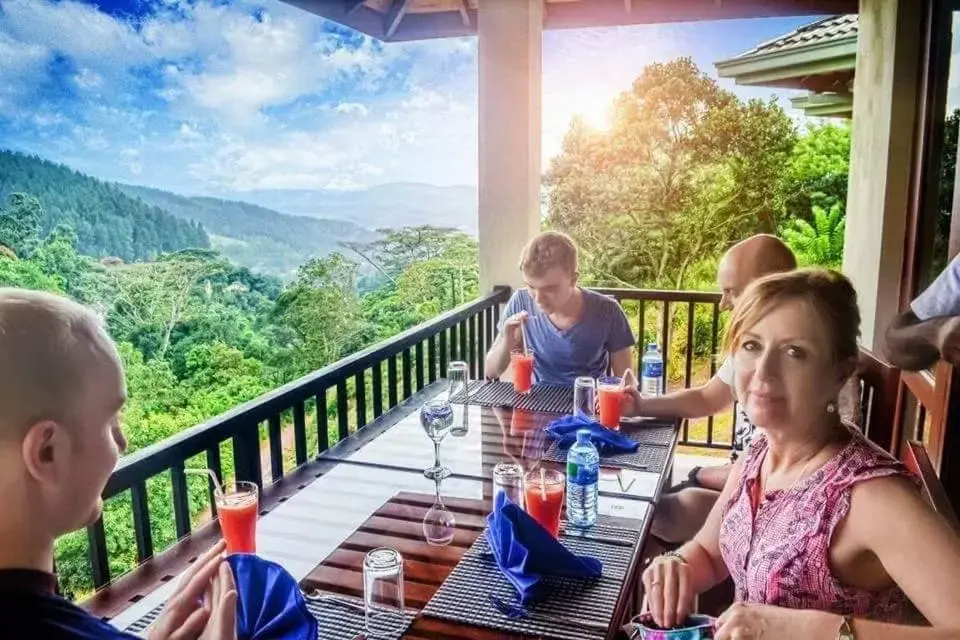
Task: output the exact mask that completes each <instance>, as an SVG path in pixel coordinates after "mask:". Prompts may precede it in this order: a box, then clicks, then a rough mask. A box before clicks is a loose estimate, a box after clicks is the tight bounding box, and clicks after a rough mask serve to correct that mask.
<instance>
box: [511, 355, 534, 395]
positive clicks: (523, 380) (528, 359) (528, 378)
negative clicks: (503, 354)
mask: <svg viewBox="0 0 960 640" xmlns="http://www.w3.org/2000/svg"><path fill="white" fill-rule="evenodd" d="M510 364H511V365H513V390H514V391H516V392H517V393H530V389H531V388H533V351H526V352H523V351H512V352H510Z"/></svg>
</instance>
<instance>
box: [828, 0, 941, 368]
mask: <svg viewBox="0 0 960 640" xmlns="http://www.w3.org/2000/svg"><path fill="white" fill-rule="evenodd" d="M921 4H923V3H921V2H916V1H915V0H860V24H859V34H858V36H857V67H856V77H855V80H854V85H853V96H854V98H853V145H852V148H851V154H850V182H849V192H848V193H849V195H848V197H847V222H846V235H845V238H844V255H843V270H844V271H845V272H846V274H847V275H848V276H849V277H850V278H851V280H853V283H854V285H856V287H857V293H858V295H859V300H860V313H861V314H862V317H863V324H862V332H863V336H862V343H863V345H864V346H865V347H867V348H869V349H871V350H873V351H875V352H876V351H878V350H879V349H880V347H881V345H882V343H883V336H884V333H885V331H886V328H887V326H888V325H889V323H890V321H891V320H892V319H893V318H894V316H896V314H897V313H898V312H899V305H900V286H899V284H900V278H901V273H902V269H903V259H904V236H905V233H906V227H907V203H908V201H909V196H910V172H911V158H912V151H913V140H914V127H915V125H916V116H917V111H916V99H917V96H918V95H919V93H920V76H919V73H918V60H919V56H920V34H921V29H920V24H921V6H920V5H921Z"/></svg>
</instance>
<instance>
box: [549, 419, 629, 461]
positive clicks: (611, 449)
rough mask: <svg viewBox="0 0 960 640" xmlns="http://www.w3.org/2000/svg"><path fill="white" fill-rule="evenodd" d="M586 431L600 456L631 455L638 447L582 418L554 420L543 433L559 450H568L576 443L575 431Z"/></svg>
mask: <svg viewBox="0 0 960 640" xmlns="http://www.w3.org/2000/svg"><path fill="white" fill-rule="evenodd" d="M581 429H586V430H587V431H589V432H590V442H592V443H593V446H595V447H596V448H597V451H598V452H600V455H604V454H607V455H610V454H613V453H633V452H634V451H636V450H637V447H638V446H640V445H638V444H637V443H636V442H635V441H633V440H631V439H630V438H628V437H627V436H625V435H623V434H622V433H620V432H618V431H614V430H613V429H607V428H606V427H605V426H603V425H602V424H600V423H599V422H597V421H596V420H591V419H590V418H586V417H584V416H564V417H562V418H558V419H557V420H554V421H553V422H551V423H550V424H548V425H547V426H546V427H544V431H546V432H547V434H549V435H550V437H551V438H553V439H554V440H556V441H557V445H558V446H559V447H560V448H561V449H564V450H566V449H569V448H570V445H572V444H573V443H574V442H576V441H577V431H580V430H581Z"/></svg>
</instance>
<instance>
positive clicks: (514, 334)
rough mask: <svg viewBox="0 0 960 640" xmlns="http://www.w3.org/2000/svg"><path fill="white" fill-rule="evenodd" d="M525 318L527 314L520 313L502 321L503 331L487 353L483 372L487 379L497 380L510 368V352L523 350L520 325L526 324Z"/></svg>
mask: <svg viewBox="0 0 960 640" xmlns="http://www.w3.org/2000/svg"><path fill="white" fill-rule="evenodd" d="M527 317H528V314H527V312H526V311H521V312H519V313H516V314H514V315H512V316H510V317H509V318H507V319H506V321H504V323H503V331H501V332H500V335H498V336H497V339H496V340H494V341H493V345H492V346H491V347H490V350H489V351H487V357H486V360H485V362H484V364H485V369H484V371H485V372H486V375H487V376H488V377H491V378H499V377H500V376H502V375H503V374H504V373H506V371H507V369H509V368H510V352H511V351H516V350H517V349H522V348H523V338H522V335H521V332H520V323H522V322H526V320H527Z"/></svg>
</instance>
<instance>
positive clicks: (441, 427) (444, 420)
mask: <svg viewBox="0 0 960 640" xmlns="http://www.w3.org/2000/svg"><path fill="white" fill-rule="evenodd" d="M420 426H422V427H423V430H424V431H425V432H426V433H427V437H428V438H430V440H432V441H433V466H432V467H430V468H429V469H425V470H424V472H423V475H425V476H426V477H427V478H430V479H431V480H436V479H438V478H439V479H443V478H446V477H447V476H449V475H450V469H448V468H446V467H444V466H443V465H441V464H440V442H442V441H443V439H444V438H445V437H446V435H447V434H448V433H450V427H451V426H453V407H452V406H450V402H449V401H448V400H446V399H444V398H435V399H433V400H430V401H428V402H427V403H426V404H424V405H423V408H421V409H420Z"/></svg>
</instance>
